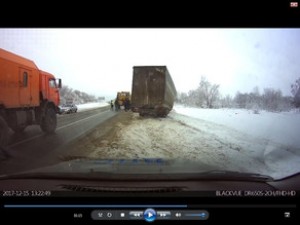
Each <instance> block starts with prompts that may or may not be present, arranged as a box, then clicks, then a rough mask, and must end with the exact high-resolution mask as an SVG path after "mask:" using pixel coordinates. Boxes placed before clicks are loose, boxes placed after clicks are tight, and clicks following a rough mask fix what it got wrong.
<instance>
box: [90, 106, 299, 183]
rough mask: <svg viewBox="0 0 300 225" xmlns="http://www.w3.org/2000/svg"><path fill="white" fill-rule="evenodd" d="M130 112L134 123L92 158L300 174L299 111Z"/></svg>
mask: <svg viewBox="0 0 300 225" xmlns="http://www.w3.org/2000/svg"><path fill="white" fill-rule="evenodd" d="M120 113H126V112H120ZM128 115H131V121H130V123H129V124H128V123H127V124H124V123H122V122H119V123H118V124H117V125H116V126H117V131H118V132H116V133H115V134H114V137H113V138H112V139H109V138H108V139H99V142H100V143H97V145H96V148H95V145H93V146H92V148H94V151H93V152H92V153H91V154H90V157H96V158H129V159H132V158H165V159H187V160H191V161H197V162H199V163H201V164H205V165H214V166H215V168H216V169H220V170H233V171H241V172H252V173H260V174H265V175H269V176H271V177H273V178H275V179H280V178H283V177H286V176H289V175H292V174H295V173H297V172H300V148H299V146H300V144H299V140H298V139H297V138H296V135H297V132H298V133H299V127H300V126H299V125H300V124H299V121H300V115H299V113H280V114H278V113H269V112H260V114H254V113H253V112H251V111H247V110H233V109H226V110H224V109H197V108H185V107H182V106H175V107H174V110H172V111H171V112H170V114H169V115H168V117H167V118H147V117H145V118H144V117H140V116H139V115H138V114H137V113H131V114H128ZM268 131H269V135H268ZM270 131H271V132H270ZM277 133H280V134H277ZM94 143H95V142H94ZM87 147H88V146H87V145H85V148H87Z"/></svg>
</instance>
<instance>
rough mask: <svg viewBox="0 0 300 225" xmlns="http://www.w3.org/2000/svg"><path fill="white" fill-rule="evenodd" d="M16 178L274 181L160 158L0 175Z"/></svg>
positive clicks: (66, 164) (99, 161) (68, 165)
mask: <svg viewBox="0 0 300 225" xmlns="http://www.w3.org/2000/svg"><path fill="white" fill-rule="evenodd" d="M19 177H20V178H32V177H34V178H64V179H66V178H70V179H74V178H77V179H101V180H103V179H109V180H122V179H125V180H185V179H186V180H190V179H205V180H207V179H209V180H210V179H211V180H257V181H271V180H273V179H272V178H271V177H269V176H264V175H261V174H254V173H243V172H237V171H223V170H219V169H217V168H216V167H212V166H208V165H206V164H203V163H199V162H197V163H196V162H195V163H194V162H190V161H186V160H165V159H160V158H158V159H156V158H155V159H153V158H147V159H76V160H70V161H66V162H61V163H58V164H56V165H52V166H48V167H43V168H38V169H34V170H29V171H25V172H21V173H16V174H10V175H2V176H0V179H8V178H19Z"/></svg>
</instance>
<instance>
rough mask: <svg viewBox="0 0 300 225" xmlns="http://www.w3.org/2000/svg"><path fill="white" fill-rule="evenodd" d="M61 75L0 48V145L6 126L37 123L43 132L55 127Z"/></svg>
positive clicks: (16, 127)
mask: <svg viewBox="0 0 300 225" xmlns="http://www.w3.org/2000/svg"><path fill="white" fill-rule="evenodd" d="M59 88H61V79H56V78H55V77H54V76H53V75H52V74H50V73H47V72H45V71H42V70H40V69H39V68H38V67H37V66H36V65H35V63H34V62H33V61H31V60H29V59H26V58H24V57H22V56H19V55H16V54H14V53H12V52H8V51H6V50H4V49H1V48H0V147H1V146H4V145H5V144H7V140H8V132H9V128H11V129H12V130H13V131H14V132H22V131H24V129H25V128H26V127H27V126H28V125H33V124H37V125H40V127H41V129H42V131H44V132H45V133H53V132H54V131H55V129H56V123H57V118H56V113H57V112H58V105H59V103H60V96H59Z"/></svg>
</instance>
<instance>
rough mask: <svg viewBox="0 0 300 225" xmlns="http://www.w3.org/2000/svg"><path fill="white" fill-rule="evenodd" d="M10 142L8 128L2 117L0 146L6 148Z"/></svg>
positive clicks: (0, 119)
mask: <svg viewBox="0 0 300 225" xmlns="http://www.w3.org/2000/svg"><path fill="white" fill-rule="evenodd" d="M7 141H8V126H7V123H6V122H5V120H4V119H3V118H2V117H1V116H0V146H5V145H6V144H7Z"/></svg>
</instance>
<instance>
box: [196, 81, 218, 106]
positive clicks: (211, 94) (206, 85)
mask: <svg viewBox="0 0 300 225" xmlns="http://www.w3.org/2000/svg"><path fill="white" fill-rule="evenodd" d="M219 87H220V85H217V84H211V83H210V82H209V81H207V80H206V78H205V77H204V76H202V77H201V81H200V85H199V88H198V89H197V91H198V93H199V97H200V98H203V99H204V101H205V104H206V107H208V108H213V104H214V103H215V102H216V100H217V99H218V97H219Z"/></svg>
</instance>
